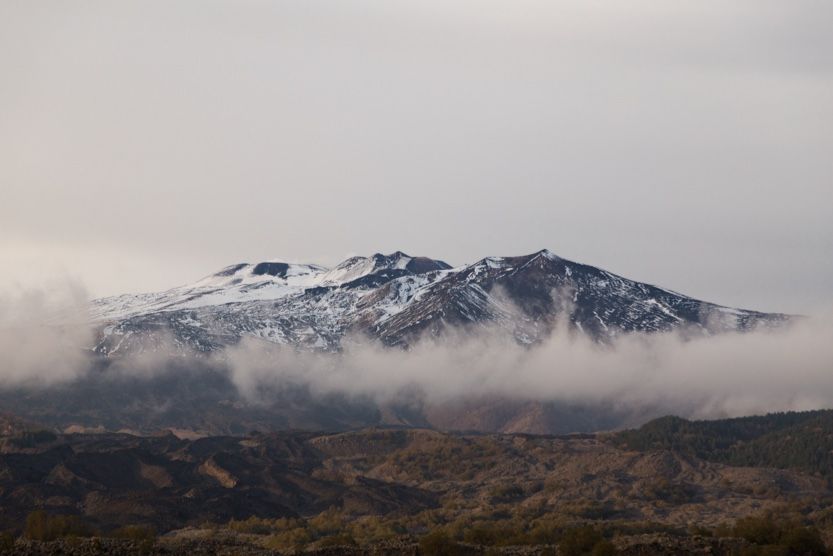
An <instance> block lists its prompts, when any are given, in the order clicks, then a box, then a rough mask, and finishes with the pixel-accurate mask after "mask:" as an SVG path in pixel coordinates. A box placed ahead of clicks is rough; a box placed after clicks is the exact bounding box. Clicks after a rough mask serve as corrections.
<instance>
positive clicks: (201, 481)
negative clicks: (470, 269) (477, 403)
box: [0, 412, 833, 554]
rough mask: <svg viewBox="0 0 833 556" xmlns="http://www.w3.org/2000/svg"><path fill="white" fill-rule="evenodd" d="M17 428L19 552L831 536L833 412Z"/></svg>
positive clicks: (813, 546)
mask: <svg viewBox="0 0 833 556" xmlns="http://www.w3.org/2000/svg"><path fill="white" fill-rule="evenodd" d="M7 421H9V420H8V419H7ZM21 428H23V430H21ZM6 430H8V431H10V432H9V434H6V435H5V436H4V437H3V438H2V441H1V442H0V505H1V506H2V508H3V511H2V512H1V513H0V530H6V531H8V533H6V534H5V535H4V537H3V539H4V540H3V542H2V543H0V544H2V545H3V546H5V547H6V550H7V551H14V552H16V553H28V554H58V553H72V554H92V553H125V554H132V553H159V554H162V553H186V552H189V553H194V554H199V553H228V554H232V553H235V554H237V553H241V554H246V553H251V554H260V553H292V552H298V551H301V552H311V553H316V554H366V553H367V554H370V553H373V554H394V553H396V554H398V553H406V554H407V553H412V554H417V553H419V554H467V553H471V554H480V553H484V552H485V551H486V550H491V551H492V553H506V554H539V553H559V554H582V553H591V552H592V553H598V554H607V553H617V552H618V553H622V554H653V553H667V554H677V553H692V554H700V553H703V554H705V553H718V554H719V553H726V554H731V553H738V554H739V553H741V551H743V550H747V549H748V550H753V552H748V551H747V552H743V553H749V554H752V553H757V552H754V550H757V549H758V548H761V549H763V548H762V547H765V546H769V547H770V548H771V549H772V550H776V549H777V550H782V551H781V552H766V553H767V554H769V553H773V554H775V553H779V554H780V553H783V554H788V553H802V554H803V553H810V554H816V553H823V552H819V550H825V549H824V548H823V545H822V544H821V543H822V542H823V541H824V540H828V541H829V540H830V539H831V533H833V507H831V502H832V501H833V490H832V489H831V482H830V477H831V476H833V474H831V471H833V467H830V461H829V458H828V459H825V458H824V457H823V456H824V453H825V452H827V453H828V454H829V452H830V446H828V444H829V442H830V441H829V439H830V438H833V412H811V413H800V414H781V415H773V416H769V417H760V418H748V419H735V420H726V421H716V422H689V421H684V420H681V419H680V420H677V419H662V420H658V421H656V422H653V423H649V424H648V425H646V426H645V427H643V428H642V429H639V430H636V431H628V432H625V433H616V434H606V435H579V436H569V437H553V436H535V435H520V434H516V435H454V434H445V433H440V432H436V431H431V430H423V429H365V430H358V431H352V432H344V433H336V434H318V433H303V432H281V433H272V434H255V435H249V436H224V437H206V438H199V439H191V440H186V439H181V438H178V437H177V436H175V435H174V434H172V433H170V432H168V433H161V434H158V435H156V436H132V435H128V434H113V433H102V434H55V433H53V432H50V431H47V430H37V429H34V428H31V427H29V428H26V427H24V426H23V425H20V424H18V425H17V426H16V427H12V426H10V427H6ZM811 438H826V439H828V440H826V441H819V442H816V443H814V444H813V443H811V442H808V440H809V439H811ZM709 439H711V440H709ZM811 445H812V446H814V447H813V448H812V451H806V450H804V451H802V448H801V447H802V446H811ZM752 454H754V456H753V455H752ZM782 456H783V458H782ZM752 457H755V458H757V461H751V460H750V459H749V458H752ZM744 458H746V459H744ZM779 458H781V459H779ZM17 537H19V538H17ZM790 546H792V547H793V548H789V547H790ZM795 546H799V547H804V548H802V549H801V550H804V552H790V550H798V549H795ZM779 547H780V548H779ZM820 547H821V548H820ZM805 549H806V550H805ZM768 550H769V549H768ZM784 550H786V552H784ZM96 551H97V552H96ZM554 551H557V552H554ZM814 551H815V552H814Z"/></svg>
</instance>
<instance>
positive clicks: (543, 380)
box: [226, 319, 833, 417]
mask: <svg viewBox="0 0 833 556" xmlns="http://www.w3.org/2000/svg"><path fill="white" fill-rule="evenodd" d="M226 356H227V358H228V363H229V366H230V369H231V376H232V379H233V381H234V383H235V384H236V385H237V387H238V388H239V390H240V391H241V392H242V393H243V394H244V395H245V396H247V397H249V398H250V399H255V400H256V399H262V398H263V397H264V396H268V392H269V390H270V389H271V388H284V387H287V386H289V385H302V386H307V387H309V388H310V390H311V391H312V392H313V393H315V394H319V395H326V394H333V393H344V394H348V395H355V396H371V397H373V398H375V399H376V400H377V401H380V402H388V401H391V400H395V399H397V398H399V397H400V395H401V393H402V392H410V393H414V392H418V393H419V394H420V395H421V396H422V397H423V398H424V399H425V400H426V401H427V402H430V403H432V404H437V403H444V402H453V401H454V400H458V399H461V398H473V397H480V396H484V397H494V396H501V397H507V398H510V399H522V400H538V401H566V402H579V403H599V404H605V405H607V406H610V407H615V408H629V407H644V406H647V407H652V408H656V409H657V410H658V411H661V412H666V413H676V414H680V415H685V416H690V417H723V416H736V415H747V414H753V413H764V412H770V411H784V410H804V409H814V408H825V407H833V322H831V320H829V319H803V320H801V321H799V322H796V323H794V324H792V325H791V326H789V327H786V328H783V329H780V330H761V331H757V332H749V333H728V334H721V335H717V336H712V337H707V338H698V339H691V338H684V337H683V336H682V335H680V334H632V335H625V336H622V337H621V338H620V339H618V340H617V341H615V342H614V343H613V345H610V346H600V345H599V344H597V343H594V342H593V341H591V340H590V339H589V338H587V337H585V336H583V335H580V334H569V333H567V331H566V330H564V329H563V328H562V329H561V330H556V332H555V333H554V334H553V336H552V337H551V338H550V339H549V340H547V341H546V342H544V343H542V344H541V345H538V346H536V347H534V348H531V349H530V348H524V347H521V346H519V345H517V344H516V343H515V342H513V341H512V340H511V339H510V338H507V337H506V335H505V334H500V333H497V332H481V333H478V334H475V335H471V334H465V333H462V332H458V333H455V334H451V335H449V336H446V337H444V338H442V339H430V340H428V339H426V340H423V341H421V342H418V343H417V344H416V345H414V346H413V348H412V349H410V350H409V351H401V350H398V349H386V348H383V347H379V346H376V345H368V344H366V343H351V344H350V345H349V347H347V348H346V349H345V351H344V352H343V353H342V354H339V355H326V354H313V353H298V352H296V351H295V350H292V349H290V348H286V347H281V346H274V345H269V344H264V343H263V342H261V341H258V340H254V339H246V340H244V341H243V342H241V343H240V344H239V345H238V346H236V347H234V348H232V349H230V350H228V351H227V353H226Z"/></svg>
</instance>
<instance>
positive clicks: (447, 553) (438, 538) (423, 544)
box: [419, 530, 463, 556]
mask: <svg viewBox="0 0 833 556" xmlns="http://www.w3.org/2000/svg"><path fill="white" fill-rule="evenodd" d="M419 553H420V555H421V556H458V555H460V554H462V553H463V550H462V547H461V546H460V545H459V544H457V543H456V542H454V540H453V539H452V538H451V537H449V536H448V533H446V532H445V531H442V530H438V531H432V532H431V533H428V534H427V535H425V536H424V537H422V538H421V539H420V540H419Z"/></svg>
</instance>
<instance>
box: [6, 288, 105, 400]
mask: <svg viewBox="0 0 833 556" xmlns="http://www.w3.org/2000/svg"><path fill="white" fill-rule="evenodd" d="M87 299H88V295H87V291H86V289H85V288H84V287H83V286H82V285H81V284H79V283H77V282H72V281H60V282H57V283H53V284H46V285H44V286H43V287H41V288H27V289H22V288H20V289H16V290H9V291H6V292H0V386H19V385H25V386H41V385H42V386H48V385H52V384H55V383H59V382H64V381H67V380H72V379H74V378H77V377H79V376H80V375H82V374H83V373H85V372H86V371H87V369H88V368H89V358H88V356H87V353H86V352H85V348H86V347H87V346H89V345H90V344H91V343H92V340H93V331H92V328H91V327H90V326H89V324H88V322H89V318H88V315H87Z"/></svg>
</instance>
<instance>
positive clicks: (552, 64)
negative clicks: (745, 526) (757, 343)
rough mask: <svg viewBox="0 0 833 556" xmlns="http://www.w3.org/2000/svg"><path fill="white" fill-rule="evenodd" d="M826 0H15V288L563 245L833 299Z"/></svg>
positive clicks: (831, 13) (800, 306) (4, 205)
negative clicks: (279, 263) (273, 261)
mask: <svg viewBox="0 0 833 556" xmlns="http://www.w3.org/2000/svg"><path fill="white" fill-rule="evenodd" d="M831 29H833V2H830V1H829V0H817V1H814V0H789V1H785V0H730V1H726V0H688V1H686V0H680V1H673V2H672V1H667V0H662V1H660V0H657V1H653V2H647V1H642V0H636V1H630V2H620V1H613V0H611V1H608V2H600V1H593V0H575V1H553V0H541V1H535V0H511V1H510V0H504V1H489V0H485V1H484V0H478V1H453V0H418V1H417V0H414V1H411V2H400V1H396V0H379V1H377V2H372V1H362V0H352V1H346V2H322V1H316V0H298V1H293V2H282V1H277V0H272V1H266V0H233V1H232V0H228V1H224V2H218V1H212V0H193V1H185V0H180V1H167V0H166V1H143V2H129V1H119V2H112V1H110V0H107V1H101V2H94V1H80V2H65V1H64V0H60V1H55V2H41V1H25V2H14V1H12V0H5V1H3V0H0V284H5V285H7V284H9V283H12V282H15V281H17V282H18V283H28V282H29V281H31V280H35V279H37V280H40V279H43V278H44V277H45V276H48V277H61V276H70V277H74V278H77V279H79V280H81V281H83V282H84V283H85V284H86V285H87V287H88V288H89V290H90V292H91V295H105V294H113V293H121V292H127V291H147V290H156V289H162V288H166V287H170V286H175V285H179V284H181V283H186V282H189V281H192V280H195V279H198V278H200V277H202V276H204V275H206V274H208V273H210V272H212V271H214V270H216V269H218V268H220V267H222V266H225V265H228V264H231V263H235V262H241V261H257V260H263V259H269V258H284V259H290V260H303V261H311V262H320V263H323V264H333V263H337V262H338V261H339V260H341V259H343V258H345V257H346V256H347V255H350V254H371V253H373V252H377V251H382V252H390V251H394V250H397V249H401V250H404V251H406V252H408V253H411V254H422V255H429V256H434V257H438V258H443V259H445V260H447V261H448V262H450V263H452V264H455V265H456V264H462V263H465V262H472V261H474V260H476V259H478V258H480V257H483V256H486V255H510V254H522V253H528V252H532V251H535V250H538V249H541V248H544V247H546V248H549V249H551V250H552V251H554V252H555V253H558V254H560V255H561V256H564V257H566V258H570V259H573V260H578V261H581V262H586V263H590V264H594V265H597V266H602V267H604V268H607V269H609V270H611V271H613V272H616V273H619V274H623V275H625V276H628V277H631V278H635V279H639V280H643V281H648V282H652V283H658V284H660V285H663V286H666V287H670V288H672V289H675V290H677V291H681V292H683V293H687V294H690V295H694V296H696V297H700V298H705V299H708V300H711V301H716V302H720V303H724V304H730V305H737V306H744V307H749V308H757V309H763V310H780V311H790V312H805V313H812V312H814V311H815V310H816V308H818V307H822V306H824V307H829V306H830V305H832V304H833V32H831Z"/></svg>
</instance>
